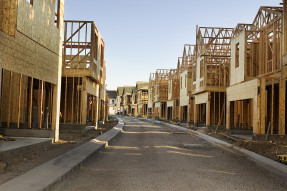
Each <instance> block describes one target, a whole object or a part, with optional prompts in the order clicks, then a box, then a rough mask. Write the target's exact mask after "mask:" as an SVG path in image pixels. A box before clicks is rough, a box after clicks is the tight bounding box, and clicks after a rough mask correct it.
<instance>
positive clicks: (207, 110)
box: [206, 92, 211, 127]
mask: <svg viewBox="0 0 287 191" xmlns="http://www.w3.org/2000/svg"><path fill="white" fill-rule="evenodd" d="M210 100H211V95H210V92H208V100H207V103H206V127H210Z"/></svg>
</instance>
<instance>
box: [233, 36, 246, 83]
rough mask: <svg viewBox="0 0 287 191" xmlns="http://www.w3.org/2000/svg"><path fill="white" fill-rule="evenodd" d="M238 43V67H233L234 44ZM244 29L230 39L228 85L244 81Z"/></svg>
mask: <svg viewBox="0 0 287 191" xmlns="http://www.w3.org/2000/svg"><path fill="white" fill-rule="evenodd" d="M237 43H239V67H237V68H235V53H236V44H237ZM245 46H246V43H245V31H243V32H242V33H241V34H240V35H238V36H237V37H235V38H234V39H232V41H231V63H230V75H229V76H230V85H231V86H232V85H234V84H237V83H240V82H243V81H244V66H245Z"/></svg>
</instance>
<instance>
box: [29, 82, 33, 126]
mask: <svg viewBox="0 0 287 191" xmlns="http://www.w3.org/2000/svg"><path fill="white" fill-rule="evenodd" d="M29 79H30V84H29V87H30V89H29V104H28V128H30V129H31V128H32V113H33V86H34V84H33V82H34V79H33V78H32V77H29Z"/></svg>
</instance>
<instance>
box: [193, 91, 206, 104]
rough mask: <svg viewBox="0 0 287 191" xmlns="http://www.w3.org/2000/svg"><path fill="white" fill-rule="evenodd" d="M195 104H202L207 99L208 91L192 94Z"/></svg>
mask: <svg viewBox="0 0 287 191" xmlns="http://www.w3.org/2000/svg"><path fill="white" fill-rule="evenodd" d="M194 99H195V104H203V103H206V102H207V101H208V92H205V93H201V94H198V95H194Z"/></svg>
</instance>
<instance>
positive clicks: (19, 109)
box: [17, 74, 22, 129]
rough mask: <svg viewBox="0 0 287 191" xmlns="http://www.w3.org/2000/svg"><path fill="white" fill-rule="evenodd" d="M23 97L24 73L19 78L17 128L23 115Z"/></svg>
mask: <svg viewBox="0 0 287 191" xmlns="http://www.w3.org/2000/svg"><path fill="white" fill-rule="evenodd" d="M21 97H22V74H20V79H19V98H18V116H17V128H18V129H19V128H20V117H21Z"/></svg>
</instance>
